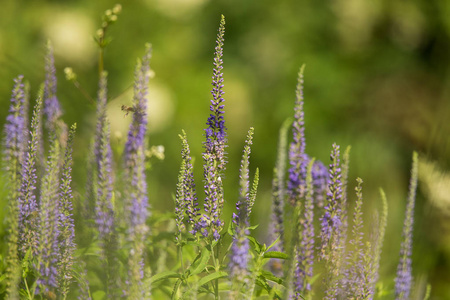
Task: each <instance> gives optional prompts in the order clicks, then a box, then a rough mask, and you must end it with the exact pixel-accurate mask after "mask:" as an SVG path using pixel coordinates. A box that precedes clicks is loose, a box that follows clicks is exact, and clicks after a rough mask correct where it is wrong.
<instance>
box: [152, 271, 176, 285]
mask: <svg viewBox="0 0 450 300" xmlns="http://www.w3.org/2000/svg"><path fill="white" fill-rule="evenodd" d="M169 278H181V275H180V274H178V273H175V272H173V271H165V272H161V273H159V274H156V275H154V276H152V277H151V278H150V282H151V283H152V284H153V283H155V282H157V281H160V280H165V279H169Z"/></svg>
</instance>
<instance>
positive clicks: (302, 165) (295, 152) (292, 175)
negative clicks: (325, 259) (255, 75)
mask: <svg viewBox="0 0 450 300" xmlns="http://www.w3.org/2000/svg"><path fill="white" fill-rule="evenodd" d="M304 68H305V66H304V65H303V66H302V67H301V68H300V71H299V73H298V80H297V88H296V91H295V106H294V122H293V124H292V134H293V141H292V142H291V144H290V146H289V164H290V165H291V167H290V168H289V180H288V183H287V188H288V195H289V200H290V202H291V204H292V205H294V204H295V201H298V200H299V199H300V198H302V197H303V196H304V193H305V190H306V185H305V177H306V166H307V165H308V157H307V156H306V154H305V121H304V113H303V71H304Z"/></svg>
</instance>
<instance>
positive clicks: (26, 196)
mask: <svg viewBox="0 0 450 300" xmlns="http://www.w3.org/2000/svg"><path fill="white" fill-rule="evenodd" d="M42 93H43V92H42V89H41V90H40V92H39V96H38V99H37V101H36V105H35V107H34V111H33V117H32V119H31V131H30V142H29V144H28V150H27V153H26V156H25V161H24V164H23V169H22V184H21V189H20V196H19V224H20V227H19V235H20V238H19V240H20V245H21V248H20V253H21V255H22V256H24V255H25V253H26V252H27V251H28V249H31V253H32V254H33V255H36V254H37V250H38V233H37V232H38V230H37V229H38V224H39V222H38V220H39V209H38V205H37V201H36V194H35V189H36V180H37V176H36V162H37V159H38V156H37V152H38V147H39V141H40V134H39V128H40V114H41V108H42Z"/></svg>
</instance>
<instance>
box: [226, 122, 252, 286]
mask: <svg viewBox="0 0 450 300" xmlns="http://www.w3.org/2000/svg"><path fill="white" fill-rule="evenodd" d="M253 132H254V129H253V127H252V128H250V130H249V131H248V135H247V139H246V141H245V146H244V153H243V155H242V160H241V167H240V172H239V186H240V193H239V201H238V202H237V203H236V210H237V214H235V213H233V223H234V224H235V225H236V228H235V229H236V233H235V235H233V245H232V246H231V254H230V263H229V266H228V267H229V269H230V276H231V278H233V279H234V280H237V281H238V282H241V283H243V281H245V276H246V275H247V264H248V260H249V241H248V239H247V235H248V234H249V231H248V229H247V227H248V226H249V223H250V220H249V215H250V203H249V191H250V188H249V185H250V183H249V159H250V145H251V144H252V139H253Z"/></svg>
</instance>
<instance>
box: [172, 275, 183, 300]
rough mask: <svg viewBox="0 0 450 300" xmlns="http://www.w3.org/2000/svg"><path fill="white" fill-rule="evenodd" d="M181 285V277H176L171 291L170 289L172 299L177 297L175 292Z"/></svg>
mask: <svg viewBox="0 0 450 300" xmlns="http://www.w3.org/2000/svg"><path fill="white" fill-rule="evenodd" d="M180 285H181V279H178V280H177V282H175V286H174V287H173V291H172V296H171V299H172V300H174V299H176V298H177V292H178V288H179V287H180Z"/></svg>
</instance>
